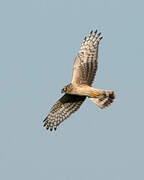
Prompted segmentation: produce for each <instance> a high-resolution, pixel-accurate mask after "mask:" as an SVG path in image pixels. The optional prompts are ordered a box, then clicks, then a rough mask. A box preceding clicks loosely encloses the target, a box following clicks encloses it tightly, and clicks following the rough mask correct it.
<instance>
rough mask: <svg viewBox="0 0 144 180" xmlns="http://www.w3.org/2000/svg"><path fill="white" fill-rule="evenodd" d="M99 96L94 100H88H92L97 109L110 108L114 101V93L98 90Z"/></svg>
mask: <svg viewBox="0 0 144 180" xmlns="http://www.w3.org/2000/svg"><path fill="white" fill-rule="evenodd" d="M100 91H101V92H100V95H99V96H97V97H95V98H89V99H90V100H92V101H93V102H94V103H95V104H96V105H97V106H98V107H100V108H101V109H103V108H105V107H108V106H110V105H111V104H112V103H113V101H114V99H115V93H114V91H107V90H100Z"/></svg>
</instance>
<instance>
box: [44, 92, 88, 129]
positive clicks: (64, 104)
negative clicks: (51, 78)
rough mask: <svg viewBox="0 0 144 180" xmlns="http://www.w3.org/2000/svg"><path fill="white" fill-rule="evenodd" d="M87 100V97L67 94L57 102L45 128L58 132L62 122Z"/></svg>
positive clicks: (45, 123) (45, 121)
mask: <svg viewBox="0 0 144 180" xmlns="http://www.w3.org/2000/svg"><path fill="white" fill-rule="evenodd" d="M85 98H86V97H85V96H78V95H71V94H65V95H64V96H63V97H62V98H60V99H59V100H58V101H57V102H56V104H55V105H54V106H53V107H52V109H51V111H50V113H49V115H48V116H47V117H46V118H45V120H44V126H46V129H49V128H50V130H53V129H55V130H56V128H57V126H58V125H59V124H60V123H61V122H63V121H64V120H65V119H67V118H68V117H69V116H70V115H71V114H72V113H74V112H75V111H77V110H78V109H79V108H80V106H81V104H82V103H83V102H84V100H85Z"/></svg>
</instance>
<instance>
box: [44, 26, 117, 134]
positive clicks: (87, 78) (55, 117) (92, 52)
mask: <svg viewBox="0 0 144 180" xmlns="http://www.w3.org/2000/svg"><path fill="white" fill-rule="evenodd" d="M100 35H101V33H98V34H97V30H96V31H95V32H93V31H91V32H90V34H89V36H88V37H86V38H85V39H84V41H83V43H82V45H81V48H80V51H79V52H78V55H77V57H76V59H75V61H74V66H73V76H72V82H71V83H70V84H69V85H67V86H65V87H64V88H63V89H62V91H61V92H62V93H65V95H64V96H63V97H62V98H60V99H59V100H58V101H57V102H56V104H55V105H54V106H53V107H52V109H51V111H50V113H49V115H48V116H47V117H46V118H45V120H44V126H46V129H50V130H53V129H55V130H56V128H57V126H58V125H59V124H60V123H61V122H62V121H64V120H65V119H66V118H68V117H69V116H70V115H71V114H72V113H74V112H75V111H77V110H78V109H79V108H80V106H81V104H82V103H83V102H84V100H85V99H86V97H88V98H89V99H90V100H92V101H93V102H94V103H95V104H96V105H97V106H98V107H100V108H101V109H103V108H105V107H107V106H109V105H110V104H111V103H112V102H113V100H114V99H115V93H114V92H113V91H108V90H100V89H95V88H93V87H91V85H92V83H93V80H94V77H95V74H96V70H97V58H98V46H99V42H100V40H101V39H102V37H101V36H100Z"/></svg>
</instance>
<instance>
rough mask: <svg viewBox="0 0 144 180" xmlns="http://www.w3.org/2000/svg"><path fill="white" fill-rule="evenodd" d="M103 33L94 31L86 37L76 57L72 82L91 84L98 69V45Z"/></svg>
mask: <svg viewBox="0 0 144 180" xmlns="http://www.w3.org/2000/svg"><path fill="white" fill-rule="evenodd" d="M100 34H101V33H99V34H97V31H95V32H92V31H91V33H90V34H89V36H88V37H86V38H85V39H84V41H83V43H82V45H81V48H80V51H79V53H78V55H77V57H76V59H75V62H74V67H73V77H72V83H76V84H87V85H91V84H92V82H93V80H94V77H95V74H96V70H97V58H98V46H99V42H100V40H101V39H102V37H101V36H100Z"/></svg>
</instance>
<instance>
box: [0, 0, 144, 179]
mask: <svg viewBox="0 0 144 180" xmlns="http://www.w3.org/2000/svg"><path fill="white" fill-rule="evenodd" d="M95 29H98V30H99V31H101V32H102V35H103V37H104V38H103V40H102V41H101V43H100V48H99V58H98V62H99V66H98V72H97V75H96V79H95V82H94V87H97V88H104V89H111V90H115V91H116V94H117V98H116V101H115V103H114V104H112V106H111V107H109V108H108V109H105V110H101V109H99V108H98V107H97V106H96V105H95V104H94V103H92V102H91V101H90V100H88V99H87V100H86V101H85V103H84V104H83V105H82V107H81V108H80V110H79V111H78V112H76V113H75V114H73V115H72V116H71V117H70V118H69V119H68V120H66V121H65V122H64V123H63V124H61V125H60V126H59V127H58V129H57V131H56V132H49V131H46V130H45V129H44V128H43V123H42V121H43V119H44V118H45V117H46V115H47V114H48V113H49V111H50V108H51V107H52V105H53V104H54V103H55V102H56V101H57V99H59V98H60V97H61V93H60V91H61V88H63V86H64V85H66V84H68V83H69V82H70V81H71V76H72V65H73V62H74V58H75V56H76V55H77V52H78V50H79V48H80V44H81V42H82V40H83V38H84V37H85V36H86V35H87V34H88V33H89V32H90V31H91V30H95ZM143 42H144V2H143V1H142V0H141V1H140V0H137V1H136V0H135V1H134V0H133V1H132V0H121V1H118V0H99V1H98V0H93V1H92V0H86V1H84V0H72V1H68V0H61V1H58V0H57V1H56V0H49V1H48V0H23V1H22V0H13V1H10V0H2V1H0V179H2V180H32V179H34V180H40V179H43V180H49V179H50V180H88V179H89V180H95V179H98V180H135V179H138V180H144V115H143V114H144V68H143V67H144V44H143Z"/></svg>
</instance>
